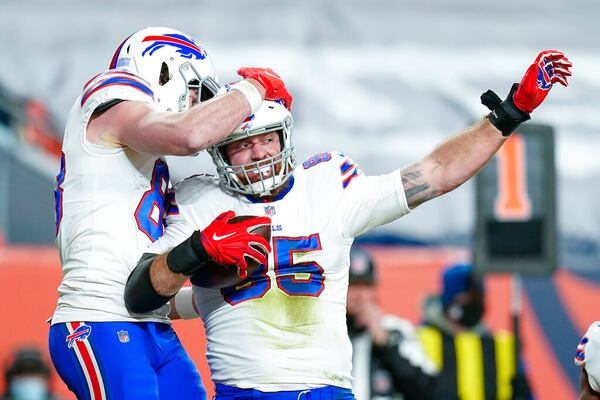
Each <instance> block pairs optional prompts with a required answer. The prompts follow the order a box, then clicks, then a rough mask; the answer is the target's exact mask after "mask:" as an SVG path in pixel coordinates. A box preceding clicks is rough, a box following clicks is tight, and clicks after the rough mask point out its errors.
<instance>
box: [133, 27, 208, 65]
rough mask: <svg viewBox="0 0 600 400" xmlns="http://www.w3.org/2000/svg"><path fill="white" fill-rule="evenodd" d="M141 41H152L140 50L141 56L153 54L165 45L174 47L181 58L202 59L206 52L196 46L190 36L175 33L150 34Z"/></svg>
mask: <svg viewBox="0 0 600 400" xmlns="http://www.w3.org/2000/svg"><path fill="white" fill-rule="evenodd" d="M142 42H152V44H151V45H150V46H148V47H146V49H145V50H144V51H143V52H142V57H143V56H145V55H146V53H148V55H149V56H151V55H152V54H154V52H155V51H156V50H159V49H162V48H163V47H165V46H171V47H175V48H176V49H178V50H177V53H179V54H181V57H183V58H189V59H191V58H195V59H196V60H204V59H205V58H206V52H205V51H204V49H202V48H201V47H200V46H198V45H197V44H196V43H194V41H193V40H192V39H190V38H187V37H185V36H183V35H178V34H175V33H172V34H166V35H158V36H157V35H152V36H146V37H145V38H144V40H142Z"/></svg>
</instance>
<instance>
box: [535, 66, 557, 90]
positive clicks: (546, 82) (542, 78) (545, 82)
mask: <svg viewBox="0 0 600 400" xmlns="http://www.w3.org/2000/svg"><path fill="white" fill-rule="evenodd" d="M553 76H554V69H553V67H552V62H550V61H547V60H546V59H545V58H542V59H541V60H540V61H539V62H538V76H537V85H538V87H539V88H540V89H543V90H550V88H551V87H552V77H553Z"/></svg>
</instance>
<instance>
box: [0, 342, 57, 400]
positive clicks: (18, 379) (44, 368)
mask: <svg viewBox="0 0 600 400" xmlns="http://www.w3.org/2000/svg"><path fill="white" fill-rule="evenodd" d="M5 377H6V392H5V394H4V396H3V397H2V400H58V398H57V397H55V396H54V395H52V393H51V391H50V367H49V366H48V363H46V361H45V360H44V359H43V358H42V354H41V353H40V352H39V350H37V349H35V348H22V349H19V350H17V351H16V352H15V354H14V359H13V360H12V362H10V364H9V365H8V366H7V368H6V372H5Z"/></svg>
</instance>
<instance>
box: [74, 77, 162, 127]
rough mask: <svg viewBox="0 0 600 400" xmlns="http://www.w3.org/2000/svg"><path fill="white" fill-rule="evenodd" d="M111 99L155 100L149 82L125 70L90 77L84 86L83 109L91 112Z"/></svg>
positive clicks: (87, 113) (148, 101) (89, 113)
mask: <svg viewBox="0 0 600 400" xmlns="http://www.w3.org/2000/svg"><path fill="white" fill-rule="evenodd" d="M111 100H133V101H140V102H143V103H153V102H154V92H153V91H152V88H151V86H150V84H149V83H148V82H146V81H145V80H144V79H142V78H140V77H139V76H137V75H135V74H132V73H131V72H127V71H124V70H114V69H111V70H108V71H105V72H103V73H101V74H98V75H96V76H95V77H93V78H92V79H90V80H89V81H88V82H87V83H86V84H85V86H84V87H83V92H82V94H81V110H82V112H83V114H84V115H87V116H89V115H91V113H92V112H93V111H94V110H95V109H96V108H97V107H98V106H100V105H101V104H104V103H107V102H109V101H111Z"/></svg>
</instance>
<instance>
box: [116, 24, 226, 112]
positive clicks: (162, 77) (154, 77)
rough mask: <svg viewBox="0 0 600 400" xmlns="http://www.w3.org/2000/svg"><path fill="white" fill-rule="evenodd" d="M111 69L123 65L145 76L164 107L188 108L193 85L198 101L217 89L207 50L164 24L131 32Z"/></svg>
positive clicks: (168, 108) (165, 108) (173, 108)
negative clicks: (163, 25)
mask: <svg viewBox="0 0 600 400" xmlns="http://www.w3.org/2000/svg"><path fill="white" fill-rule="evenodd" d="M109 68H110V69H123V70H126V71H129V72H132V73H134V74H136V75H138V76H139V77H140V78H142V79H144V80H146V81H147V82H148V83H149V84H150V86H151V87H152V91H153V92H154V102H155V104H156V105H157V106H158V108H159V109H160V110H162V111H174V112H180V111H185V110H187V109H188V108H189V106H190V101H189V98H190V94H191V93H190V89H197V92H196V93H198V101H204V100H208V99H210V98H212V97H213V96H214V95H215V94H216V93H217V91H218V89H219V85H218V83H217V74H216V72H215V67H214V65H213V63H212V60H211V59H210V58H209V57H208V54H206V51H204V49H203V48H202V47H200V45H199V44H198V43H197V42H196V41H195V40H194V39H193V38H192V37H191V36H189V35H186V34H185V33H183V32H179V31H177V30H175V29H171V28H165V27H149V28H145V29H142V30H140V31H137V32H136V33H134V34H132V35H131V36H129V37H128V38H127V39H125V41H124V42H123V43H121V45H120V46H119V48H118V49H117V51H116V52H115V55H114V56H113V58H112V61H111V63H110V67H109Z"/></svg>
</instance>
